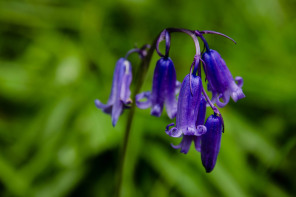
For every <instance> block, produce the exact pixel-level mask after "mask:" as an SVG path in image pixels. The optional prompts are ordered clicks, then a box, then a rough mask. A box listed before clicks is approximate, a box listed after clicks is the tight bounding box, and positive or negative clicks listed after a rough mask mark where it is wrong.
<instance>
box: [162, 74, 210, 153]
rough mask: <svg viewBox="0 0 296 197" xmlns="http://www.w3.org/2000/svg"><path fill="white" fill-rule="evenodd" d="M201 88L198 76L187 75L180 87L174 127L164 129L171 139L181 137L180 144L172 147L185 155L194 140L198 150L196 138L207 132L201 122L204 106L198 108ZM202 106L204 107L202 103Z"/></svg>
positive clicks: (197, 139)
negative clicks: (179, 149)
mask: <svg viewBox="0 0 296 197" xmlns="http://www.w3.org/2000/svg"><path fill="white" fill-rule="evenodd" d="M190 75H191V77H190ZM201 86H202V83H201V79H200V77H199V76H195V75H193V74H189V75H187V76H186V77H185V79H184V80H183V82H182V85H181V90H180V95H179V99H178V109H177V111H178V113H177V117H176V127H173V128H171V129H169V127H170V126H173V125H174V123H172V124H169V125H168V126H167V127H166V133H167V134H168V135H169V136H171V137H181V136H182V135H183V140H182V142H181V143H180V144H179V145H178V146H173V147H174V148H181V152H182V153H185V154H186V153H187V152H188V150H189V148H190V144H191V142H192V140H194V142H195V145H196V147H197V149H199V138H198V137H199V136H201V135H203V134H204V133H205V132H206V131H207V130H206V127H205V126H204V125H203V122H202V119H204V118H203V112H202V111H204V109H202V108H203V107H204V106H201V107H200V103H201V100H202V94H201V89H202V87H201ZM202 105H204V104H203V102H202ZM200 108H201V111H200V112H201V114H200V122H198V121H197V119H198V117H199V109H200ZM197 124H200V125H197Z"/></svg>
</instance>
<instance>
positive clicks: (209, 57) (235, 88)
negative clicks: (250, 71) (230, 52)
mask: <svg viewBox="0 0 296 197" xmlns="http://www.w3.org/2000/svg"><path fill="white" fill-rule="evenodd" d="M202 59H203V61H204V63H205V65H204V67H205V72H206V74H207V80H208V81H209V84H208V90H209V91H211V92H212V102H214V103H217V106H218V107H224V106H225V105H226V104H227V103H228V102H229V98H230V97H231V98H232V99H233V100H234V101H235V102H237V101H238V100H239V99H242V98H244V97H245V95H244V93H243V91H242V89H241V88H242V86H243V78H241V77H236V78H235V79H233V77H232V75H231V73H230V71H229V69H228V68H227V66H226V63H225V61H224V60H223V59H222V58H221V56H220V54H219V53H218V52H217V51H215V50H212V49H210V50H208V51H206V52H205V53H204V54H203V56H202ZM235 81H236V82H237V83H236V82H235ZM221 98H222V99H223V102H221V100H220V99H221Z"/></svg>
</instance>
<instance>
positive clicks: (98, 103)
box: [95, 99, 112, 114]
mask: <svg viewBox="0 0 296 197" xmlns="http://www.w3.org/2000/svg"><path fill="white" fill-rule="evenodd" d="M95 105H96V107H97V108H99V109H101V110H102V111H103V112H104V113H106V114H111V112H112V105H110V104H106V105H105V104H103V103H101V101H100V100H98V99H96V100H95Z"/></svg>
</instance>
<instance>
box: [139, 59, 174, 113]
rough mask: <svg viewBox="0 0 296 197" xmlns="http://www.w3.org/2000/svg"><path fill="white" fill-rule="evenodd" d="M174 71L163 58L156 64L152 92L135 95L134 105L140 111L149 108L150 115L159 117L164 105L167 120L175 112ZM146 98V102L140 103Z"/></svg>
mask: <svg viewBox="0 0 296 197" xmlns="http://www.w3.org/2000/svg"><path fill="white" fill-rule="evenodd" d="M178 86H179V85H178V82H177V80H176V71H175V67H174V64H173V62H172V60H171V59H170V58H166V57H163V58H161V59H160V60H158V62H157V63H156V67H155V70H154V76H153V84H152V92H150V91H149V92H143V93H140V94H138V95H136V104H137V107H139V108H140V109H146V108H148V107H151V115H153V116H158V117H159V116H160V115H161V113H162V110H163V106H164V105H165V107H166V111H167V114H168V116H169V118H171V119H172V118H174V117H175V116H176V112H177V100H176V93H177V92H178ZM143 98H146V99H147V100H146V101H140V100H141V99H143Z"/></svg>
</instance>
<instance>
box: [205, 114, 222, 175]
mask: <svg viewBox="0 0 296 197" xmlns="http://www.w3.org/2000/svg"><path fill="white" fill-rule="evenodd" d="M205 126H206V128H207V132H206V133H205V134H204V135H202V136H201V161H202V164H203V166H204V167H205V169H206V172H211V171H212V170H213V169H214V167H215V165H216V161H217V157H218V154H219V151H220V143H221V135H222V132H223V120H222V118H221V117H220V116H217V115H216V114H214V115H211V116H210V117H208V119H207V121H206V124H205Z"/></svg>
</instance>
